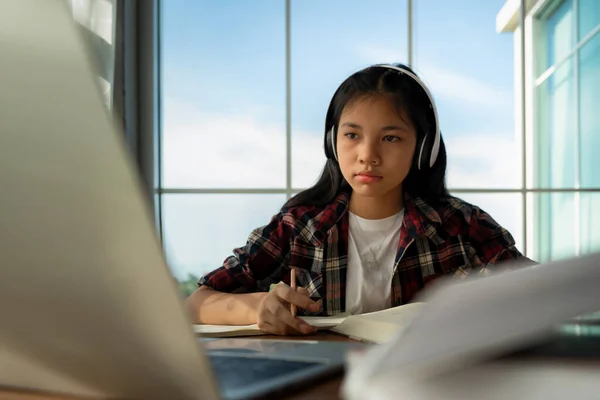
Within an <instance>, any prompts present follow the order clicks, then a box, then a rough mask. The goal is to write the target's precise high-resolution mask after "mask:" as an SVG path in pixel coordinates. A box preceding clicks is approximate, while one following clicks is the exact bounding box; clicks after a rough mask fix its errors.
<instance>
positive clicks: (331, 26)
mask: <svg viewBox="0 0 600 400" xmlns="http://www.w3.org/2000/svg"><path fill="white" fill-rule="evenodd" d="M290 15H291V17H290V26H291V43H290V44H291V46H290V52H291V134H292V142H291V144H292V146H291V149H292V159H291V166H292V170H291V173H292V174H291V175H292V187H294V188H307V187H309V186H311V185H312V184H314V183H315V182H316V180H317V178H318V177H319V175H320V173H321V171H322V169H323V167H324V165H325V160H326V159H325V154H324V152H323V150H322V149H323V135H324V129H325V113H326V111H327V107H328V106H329V102H330V100H331V98H332V96H333V93H334V92H335V90H336V89H337V87H338V85H339V84H341V83H342V81H343V80H344V79H346V78H347V77H348V76H349V75H351V74H352V73H354V72H356V71H358V70H359V69H361V68H364V67H367V66H369V65H371V64H376V63H394V62H406V59H407V57H408V53H407V42H406V37H407V33H406V29H405V28H403V24H402V23H399V22H400V21H404V20H406V17H407V3H406V0H372V1H368V2H367V1H360V0H353V1H347V0H327V1H318V0H306V1H305V0H294V1H291V9H290Z"/></svg>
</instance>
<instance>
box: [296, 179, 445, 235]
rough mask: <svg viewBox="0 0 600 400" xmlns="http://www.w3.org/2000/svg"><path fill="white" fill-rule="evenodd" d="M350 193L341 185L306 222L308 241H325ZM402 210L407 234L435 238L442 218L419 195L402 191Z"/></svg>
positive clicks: (339, 218) (341, 214) (342, 214)
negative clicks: (330, 198)
mask: <svg viewBox="0 0 600 400" xmlns="http://www.w3.org/2000/svg"><path fill="white" fill-rule="evenodd" d="M350 194H351V188H349V187H343V188H342V190H341V191H340V193H338V195H337V196H336V197H335V199H334V200H333V201H332V202H331V203H330V204H328V205H327V206H325V207H324V208H323V209H322V210H321V211H320V212H319V213H318V214H317V215H316V216H315V217H314V218H313V219H312V221H310V222H309V223H308V224H307V226H306V228H307V231H306V232H305V234H304V236H305V237H306V239H308V241H309V242H310V243H312V244H313V245H315V246H320V245H321V244H322V243H323V242H324V241H325V239H326V237H327V234H328V233H329V231H330V230H331V229H332V228H333V227H334V226H336V225H337V224H338V223H339V221H340V220H341V219H342V218H343V217H344V216H345V215H346V214H347V212H348V207H349V204H350ZM404 210H405V211H404V219H403V223H404V226H405V227H406V229H407V233H408V234H409V236H411V237H412V238H413V239H416V238H417V237H419V236H428V237H430V238H432V239H434V240H435V238H436V237H437V227H438V226H439V225H441V223H442V219H441V217H440V215H439V213H438V212H437V211H436V210H435V209H434V208H433V207H432V206H431V205H429V204H428V203H427V202H425V201H424V200H423V199H422V198H420V197H412V196H410V195H409V194H408V193H404Z"/></svg>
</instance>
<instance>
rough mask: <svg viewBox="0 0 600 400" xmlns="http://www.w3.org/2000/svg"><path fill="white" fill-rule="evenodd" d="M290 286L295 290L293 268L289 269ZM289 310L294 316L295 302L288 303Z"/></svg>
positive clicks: (294, 272)
mask: <svg viewBox="0 0 600 400" xmlns="http://www.w3.org/2000/svg"><path fill="white" fill-rule="evenodd" d="M290 287H291V288H292V289H293V290H294V291H296V270H295V269H293V268H292V269H291V271H290ZM290 311H291V313H292V316H294V317H295V316H296V305H295V304H293V303H292V304H290Z"/></svg>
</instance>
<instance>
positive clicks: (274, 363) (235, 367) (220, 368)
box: [209, 354, 321, 389]
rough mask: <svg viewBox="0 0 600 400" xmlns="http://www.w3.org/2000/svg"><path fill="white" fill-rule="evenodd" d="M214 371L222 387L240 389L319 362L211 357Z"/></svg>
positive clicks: (213, 355)
mask: <svg viewBox="0 0 600 400" xmlns="http://www.w3.org/2000/svg"><path fill="white" fill-rule="evenodd" d="M209 360H210V363H211V365H212V368H213V371H214V373H215V376H216V378H217V380H218V381H219V384H220V386H221V387H225V388H227V389H240V388H242V387H245V386H248V385H250V384H254V383H257V382H260V381H263V380H267V379H274V378H278V377H281V376H284V375H287V374H291V373H294V372H297V371H300V370H303V369H306V368H310V367H314V366H316V365H321V363H319V362H310V361H292V360H282V359H269V358H258V357H256V358H254V357H240V356H224V355H215V354H212V355H209Z"/></svg>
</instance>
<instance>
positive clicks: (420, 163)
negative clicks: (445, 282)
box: [329, 64, 441, 170]
mask: <svg viewBox="0 0 600 400" xmlns="http://www.w3.org/2000/svg"><path fill="white" fill-rule="evenodd" d="M374 67H382V68H388V69H392V70H395V71H398V72H399V73H401V74H404V75H406V76H409V77H410V78H412V80H413V81H415V82H416V83H418V84H419V86H420V87H421V89H423V92H425V94H426V95H427V98H428V99H429V106H430V107H431V110H432V112H433V117H434V123H435V126H434V132H433V135H434V137H433V145H432V146H431V153H430V155H429V168H431V167H433V164H435V160H436V159H437V156H438V153H439V151H440V137H441V134H440V124H439V120H438V113H437V107H436V106H435V102H434V101H433V96H432V95H431V92H430V91H429V89H427V86H425V84H424V83H423V81H421V79H419V77H417V76H416V75H415V74H414V73H412V72H410V71H408V70H406V69H404V68H401V67H397V66H395V65H390V64H377V65H374ZM430 134H431V133H430V132H425V137H424V138H423V140H422V142H421V146H420V148H419V149H417V150H418V159H417V168H418V169H420V170H421V169H424V168H425V165H426V164H425V163H424V161H427V160H423V157H424V156H425V155H424V152H425V154H426V153H427V152H426V151H425V149H426V145H427V144H428V143H429V140H430V139H429V135H430ZM329 137H330V140H331V149H332V151H333V156H334V157H335V159H336V161H337V160H338V156H337V149H336V145H335V126H332V127H331V130H330V132H329Z"/></svg>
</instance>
